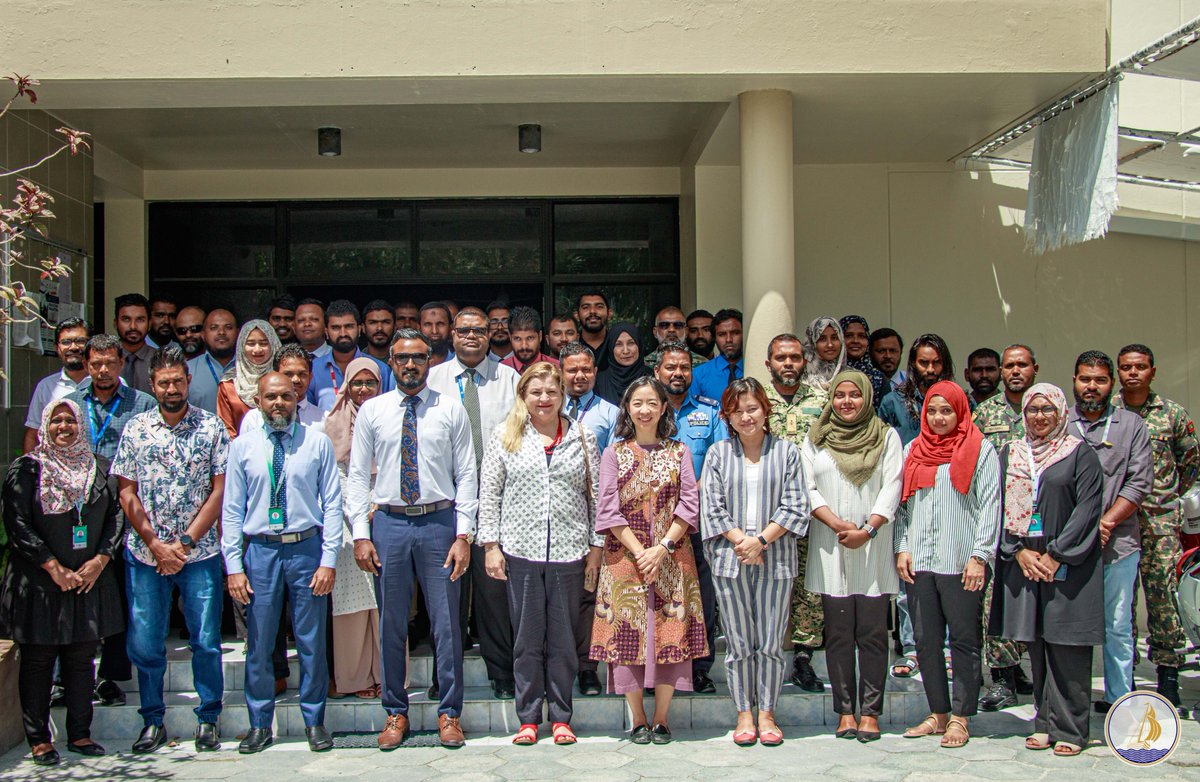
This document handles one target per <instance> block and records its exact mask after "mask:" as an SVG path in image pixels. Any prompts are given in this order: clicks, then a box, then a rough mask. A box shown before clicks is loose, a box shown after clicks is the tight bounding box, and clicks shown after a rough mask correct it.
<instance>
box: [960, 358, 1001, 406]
mask: <svg viewBox="0 0 1200 782" xmlns="http://www.w3.org/2000/svg"><path fill="white" fill-rule="evenodd" d="M963 379H964V380H966V381H967V386H968V387H970V389H971V393H969V394H967V401H969V402H970V403H971V410H972V411H974V410H975V408H977V407H979V405H981V404H983V403H984V402H986V401H987V400H989V399H991V398H992V397H994V396H995V395H996V394H997V393H998V389H999V386H1000V354H999V353H997V352H996V351H994V350H992V349H991V348H976V349H975V350H972V351H971V355H969V356H967V368H966V369H964V370H963Z"/></svg>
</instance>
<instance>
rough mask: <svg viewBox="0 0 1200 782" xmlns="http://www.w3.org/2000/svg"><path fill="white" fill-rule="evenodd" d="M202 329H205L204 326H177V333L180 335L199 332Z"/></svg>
mask: <svg viewBox="0 0 1200 782" xmlns="http://www.w3.org/2000/svg"><path fill="white" fill-rule="evenodd" d="M202 331H204V326H176V327H175V333H176V334H179V335H183V334H199V333H200V332H202Z"/></svg>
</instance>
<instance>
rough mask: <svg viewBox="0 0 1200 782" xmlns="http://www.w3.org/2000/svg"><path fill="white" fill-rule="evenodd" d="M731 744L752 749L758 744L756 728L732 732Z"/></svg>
mask: <svg viewBox="0 0 1200 782" xmlns="http://www.w3.org/2000/svg"><path fill="white" fill-rule="evenodd" d="M733 743H734V744H737V745H738V746H739V747H753V746H754V745H755V744H757V743H758V730H757V729H756V728H750V729H749V730H735V731H734V732H733Z"/></svg>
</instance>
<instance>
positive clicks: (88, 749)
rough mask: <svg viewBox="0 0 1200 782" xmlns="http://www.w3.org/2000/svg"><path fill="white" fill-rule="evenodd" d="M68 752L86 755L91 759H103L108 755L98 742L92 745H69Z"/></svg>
mask: <svg viewBox="0 0 1200 782" xmlns="http://www.w3.org/2000/svg"><path fill="white" fill-rule="evenodd" d="M67 752H74V753H76V754H79V755H86V756H87V757H89V758H98V757H102V756H104V755H106V754H108V753H106V752H105V751H104V747H102V746H100V745H99V744H97V743H96V742H94V741H93V742H92V743H91V744H70V743H68V744H67Z"/></svg>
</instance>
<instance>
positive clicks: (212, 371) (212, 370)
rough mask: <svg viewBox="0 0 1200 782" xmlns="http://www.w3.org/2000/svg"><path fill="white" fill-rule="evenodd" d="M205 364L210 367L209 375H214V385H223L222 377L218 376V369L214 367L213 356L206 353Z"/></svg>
mask: <svg viewBox="0 0 1200 782" xmlns="http://www.w3.org/2000/svg"><path fill="white" fill-rule="evenodd" d="M204 363H205V365H206V366H207V367H208V373H209V374H210V375H212V379H213V383H215V384H217V385H221V377H220V375H218V374H217V369H216V367H214V366H213V360H212V356H210V355H209V354H207V353H205V354H204ZM222 372H224V370H222Z"/></svg>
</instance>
